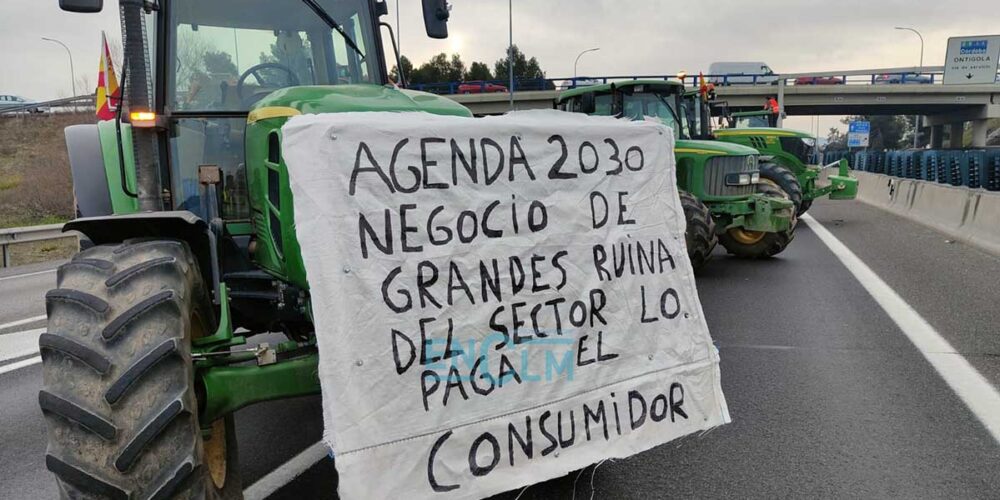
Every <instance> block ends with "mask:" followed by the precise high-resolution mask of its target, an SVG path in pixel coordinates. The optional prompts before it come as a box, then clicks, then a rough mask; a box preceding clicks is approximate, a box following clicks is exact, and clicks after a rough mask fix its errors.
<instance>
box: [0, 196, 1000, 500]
mask: <svg viewBox="0 0 1000 500" xmlns="http://www.w3.org/2000/svg"><path fill="white" fill-rule="evenodd" d="M810 215H811V216H812V217H813V218H814V219H815V222H812V221H809V223H808V224H800V226H799V228H798V230H797V235H796V239H795V241H794V242H793V243H792V245H791V246H790V247H789V249H788V250H787V251H786V252H784V253H783V254H781V255H780V256H779V257H778V258H775V259H772V260H769V261H759V262H751V261H741V260H736V259H732V258H728V257H727V256H725V254H724V252H723V251H722V250H721V249H720V250H719V251H718V253H717V254H716V255H715V256H714V257H715V258H714V260H713V261H712V262H711V263H710V264H709V266H708V268H706V269H705V271H704V272H703V273H701V274H700V275H699V276H698V288H699V293H700V295H701V299H702V305H703V307H704V310H705V314H706V317H707V318H708V323H709V327H710V329H711V333H712V337H713V338H714V339H715V341H716V343H717V344H718V347H719V349H720V353H721V357H722V383H723V390H724V391H725V394H726V398H727V400H728V403H729V409H730V413H731V414H732V417H733V423H732V424H729V425H726V426H723V427H720V428H717V429H714V430H712V431H711V432H708V433H706V434H703V435H700V436H690V437H687V438H684V439H681V440H679V441H676V442H672V443H668V444H666V445H663V446H659V447H657V448H654V449H652V450H649V451H647V452H645V453H642V454H639V455H636V456H633V457H630V458H627V459H623V460H616V461H607V462H605V463H602V464H600V465H599V466H597V467H594V466H591V467H588V468H586V469H584V470H582V471H578V472H574V473H571V474H569V475H567V476H565V477H561V478H557V479H554V480H551V481H548V482H545V483H541V484H537V485H533V486H530V487H528V488H527V489H526V490H523V491H522V490H521V489H518V490H516V491H511V492H508V493H506V494H503V495H499V496H498V497H497V498H503V499H508V500H513V499H515V498H518V497H519V498H520V499H525V500H526V499H550V498H567V499H569V498H574V497H575V498H591V497H592V496H593V497H594V498H664V497H668V496H669V497H699V498H709V497H711V498H718V497H752V498H757V497H767V498H775V497H850V498H871V497H878V498H882V497H895V498H945V497H947V498H1000V445H998V443H997V441H996V439H995V438H994V437H993V435H991V434H990V432H989V431H988V430H987V428H986V427H984V425H983V424H982V423H981V422H980V419H978V418H977V415H976V414H975V413H974V412H973V411H972V410H970V409H969V407H968V406H967V405H966V404H965V403H964V402H963V400H962V399H961V397H960V396H959V394H958V393H957V392H956V390H954V389H953V388H952V386H951V385H949V383H947V382H946V381H945V379H944V378H942V376H941V375H940V374H939V373H938V372H937V371H936V370H935V368H934V366H932V365H931V364H930V362H928V359H930V358H928V357H925V355H924V354H922V353H921V351H920V350H918V349H917V348H916V347H915V346H914V343H912V342H911V341H910V339H909V337H908V335H909V336H910V337H912V336H913V335H912V334H913V332H910V331H905V332H904V331H903V330H902V329H901V327H900V326H898V325H897V322H896V321H894V320H893V317H891V316H890V314H889V313H888V312H887V310H886V309H884V308H883V306H882V305H880V303H879V302H877V301H876V300H875V299H874V298H873V297H872V295H870V294H869V292H868V291H866V288H865V286H863V284H862V282H861V281H859V278H857V277H855V276H854V275H852V273H851V270H849V269H848V268H847V267H845V265H844V264H843V263H842V262H841V261H840V260H839V259H838V258H837V256H836V255H835V254H834V253H833V252H832V251H831V250H830V248H829V247H828V246H827V245H826V244H824V242H823V241H822V240H821V239H820V238H819V237H818V234H817V230H816V229H815V227H814V226H811V225H810V224H814V223H819V224H821V225H822V227H825V228H826V229H827V230H829V232H830V233H832V235H833V236H835V237H836V238H837V239H839V240H840V242H842V243H843V244H844V245H846V247H847V248H848V249H849V250H850V251H851V252H853V253H854V254H855V255H857V257H858V258H860V260H861V261H863V263H864V264H866V265H867V267H868V268H870V271H872V272H874V273H875V274H877V275H878V277H880V278H881V279H882V280H883V281H884V282H885V284H886V285H888V287H890V288H891V289H892V290H894V291H895V293H896V294H898V296H899V298H901V299H902V300H903V301H905V303H906V304H909V306H911V307H912V309H913V310H914V311H915V312H916V313H919V315H921V316H922V317H923V318H924V319H925V320H926V321H927V324H929V325H930V327H931V328H932V329H934V330H936V331H937V333H939V334H940V336H941V337H943V338H944V340H946V341H947V342H948V343H950V344H951V346H952V347H953V348H954V352H953V353H950V352H949V353H944V354H940V353H937V355H939V356H953V357H956V358H954V359H961V358H964V359H965V360H967V361H968V363H969V364H970V365H971V366H972V367H974V368H975V370H976V371H978V372H979V373H981V374H982V375H983V377H985V379H986V381H988V383H989V384H992V386H993V387H1000V327H998V325H1000V258H997V257H995V256H992V255H988V254H986V253H983V252H981V251H979V250H977V249H975V248H972V247H969V246H966V245H963V244H961V243H955V242H950V241H948V238H947V237H946V236H943V235H941V234H939V233H936V232H934V231H932V230H930V229H927V228H925V227H923V226H920V225H918V224H915V223H913V222H910V221H907V220H905V219H902V218H900V217H897V216H895V215H891V214H888V213H886V212H883V211H880V210H878V209H876V208H872V207H869V206H866V205H863V204H861V203H859V202H829V201H820V202H818V203H817V204H816V205H815V206H814V207H813V208H812V209H811V210H810ZM51 267H52V266H51V265H49V266H48V267H46V266H41V267H37V268H32V269H19V270H15V272H32V273H37V272H39V271H45V270H46V269H47V268H49V269H50V268H51ZM9 277H10V272H6V273H0V325H2V324H5V323H9V322H13V321H17V320H21V319H24V318H32V317H35V316H38V315H41V314H44V303H43V302H42V300H41V297H42V296H43V295H44V293H45V291H46V289H47V288H49V287H50V286H52V284H53V283H54V280H55V274H54V273H51V272H49V273H44V272H43V273H42V274H34V275H31V276H25V277H23V278H15V279H7V278H9ZM894 313H895V314H899V311H894ZM40 326H44V322H37V323H35V322H32V323H27V324H23V325H19V326H16V327H12V328H6V329H4V328H0V352H6V351H3V350H2V348H3V347H4V346H5V345H8V344H9V345H12V344H13V342H7V344H5V339H4V337H5V335H15V333H13V332H23V331H29V330H33V329H38V328H39V327H40ZM908 328H909V327H908ZM18 335H22V336H23V334H18ZM13 338H14V337H8V339H13ZM31 357H32V356H31V355H27V356H24V355H22V356H19V357H15V358H8V359H3V357H0V422H2V423H3V425H2V426H0V443H2V446H0V498H52V497H54V496H55V495H56V490H55V485H54V482H53V480H52V479H51V478H50V477H49V474H48V473H47V472H46V471H45V468H44V464H43V461H42V454H43V452H44V449H45V428H44V422H43V420H42V417H41V414H40V412H39V411H38V407H37V390H38V388H39V385H40V383H41V369H40V365H38V364H30V365H28V366H26V367H23V368H20V369H16V370H10V371H7V372H4V367H5V366H10V365H11V363H14V362H17V361H19V360H24V359H31ZM993 394H994V395H995V392H994V393H993ZM977 396H982V397H983V398H984V399H988V398H987V396H988V395H987V394H986V393H985V392H980V393H976V392H975V390H973V391H972V392H968V391H966V397H971V398H973V399H975V398H976V397H977ZM237 433H238V438H239V446H240V461H241V464H240V465H241V469H242V471H243V476H244V485H246V486H249V485H252V484H254V483H257V484H256V485H255V487H254V489H252V490H251V493H253V495H257V494H259V493H260V492H270V491H273V494H271V495H270V496H269V497H268V498H274V499H300V498H335V493H334V491H335V487H336V471H335V468H334V466H333V461H332V460H330V459H322V460H319V461H318V462H317V461H315V456H313V457H312V458H308V459H306V458H300V459H299V460H297V461H295V460H293V461H292V463H291V464H289V461H290V460H291V459H293V457H295V456H296V455H297V454H298V453H299V452H301V451H302V450H306V449H308V448H309V447H310V446H311V445H313V444H314V443H316V442H317V441H318V440H319V439H320V436H321V433H322V422H321V409H320V400H319V397H307V398H299V399H295V400H291V401H283V402H274V403H267V404H263V405H258V406H255V407H251V408H247V409H244V410H241V411H240V412H239V413H238V414H237ZM307 455H308V453H307ZM313 462H315V463H314V464H313V465H311V466H308V464H310V463H313ZM299 463H305V464H306V465H307V466H305V467H302V466H299V467H296V466H295V464H299ZM300 472H301V475H300V476H298V477H297V478H295V479H292V480H288V477H289V476H294V475H295V474H296V473H300ZM262 478H263V480H262ZM259 480H261V481H260V482H258V481H259ZM257 498H259V497H257Z"/></svg>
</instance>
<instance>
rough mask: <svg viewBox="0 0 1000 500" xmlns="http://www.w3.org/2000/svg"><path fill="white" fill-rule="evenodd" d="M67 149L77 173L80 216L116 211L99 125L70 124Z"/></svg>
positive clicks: (71, 164)
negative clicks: (102, 150)
mask: <svg viewBox="0 0 1000 500" xmlns="http://www.w3.org/2000/svg"><path fill="white" fill-rule="evenodd" d="M65 133H66V152H67V153H69V168H70V172H71V173H72V174H73V196H74V197H75V198H76V211H77V216H79V217H100V216H105V215H111V214H112V213H114V211H113V210H112V207H111V193H109V192H108V177H107V173H106V172H105V170H104V154H103V153H102V152H101V137H100V132H99V131H98V129H97V125H96V124H86V125H71V126H69V127H66V129H65Z"/></svg>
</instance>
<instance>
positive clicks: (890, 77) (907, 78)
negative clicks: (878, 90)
mask: <svg viewBox="0 0 1000 500" xmlns="http://www.w3.org/2000/svg"><path fill="white" fill-rule="evenodd" d="M928 83H933V80H931V77H930V75H920V74H909V73H891V74H888V73H887V74H883V75H878V76H876V77H875V85H899V84H902V85H917V84H928Z"/></svg>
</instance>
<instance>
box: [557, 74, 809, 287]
mask: <svg viewBox="0 0 1000 500" xmlns="http://www.w3.org/2000/svg"><path fill="white" fill-rule="evenodd" d="M556 107H557V108H558V109H562V110H564V111H570V112H577V113H587V114H592V115H605V116H622V117H628V118H632V119H636V120H641V119H648V118H653V119H658V120H660V121H661V122H663V123H664V124H666V125H668V126H670V127H672V128H673V129H674V135H675V137H676V138H677V142H676V145H675V148H674V154H675V158H676V161H677V186H678V189H679V190H680V191H681V193H680V196H681V204H682V205H683V206H684V213H685V218H686V219H687V223H688V224H687V248H688V254H689V255H690V256H691V262H692V264H693V265H694V266H695V268H698V267H701V266H702V265H704V264H705V262H706V261H707V260H708V258H709V256H710V255H711V253H712V249H713V248H714V247H715V244H716V242H719V243H722V245H723V246H724V247H725V248H726V250H727V251H728V252H729V253H731V254H733V255H736V256H738V257H744V258H764V257H771V256H773V255H776V254H778V253H780V252H781V251H782V250H784V249H785V248H786V247H787V246H788V244H789V243H790V242H791V241H792V238H793V237H794V231H795V221H796V220H795V213H794V205H793V203H792V201H791V199H790V197H789V194H788V193H787V192H784V191H782V190H781V188H780V187H775V186H770V185H758V175H759V168H758V155H757V152H756V151H755V150H754V149H752V148H749V147H746V146H740V145H737V144H725V143H722V142H719V141H704V140H694V139H695V138H696V137H697V135H698V134H697V132H696V131H697V130H699V129H700V128H701V127H702V125H701V121H702V117H701V116H700V115H697V114H692V113H691V112H690V111H691V110H690V109H689V108H688V107H687V106H685V103H684V85H683V84H681V83H679V82H673V81H665V80H629V81H622V82H614V83H609V84H604V85H594V86H590V87H582V88H577V89H573V90H567V91H565V92H562V93H561V94H560V95H559V97H558V98H557V99H556ZM694 111H698V110H694Z"/></svg>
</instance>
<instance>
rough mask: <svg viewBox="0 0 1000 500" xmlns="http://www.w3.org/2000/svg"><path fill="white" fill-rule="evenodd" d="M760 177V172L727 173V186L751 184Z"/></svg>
mask: <svg viewBox="0 0 1000 500" xmlns="http://www.w3.org/2000/svg"><path fill="white" fill-rule="evenodd" d="M755 177H756V178H757V180H759V179H760V174H759V173H750V172H744V173H741V174H727V175H726V185H727V186H749V185H750V184H753V183H754V182H756V181H755V180H754V178H755Z"/></svg>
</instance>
